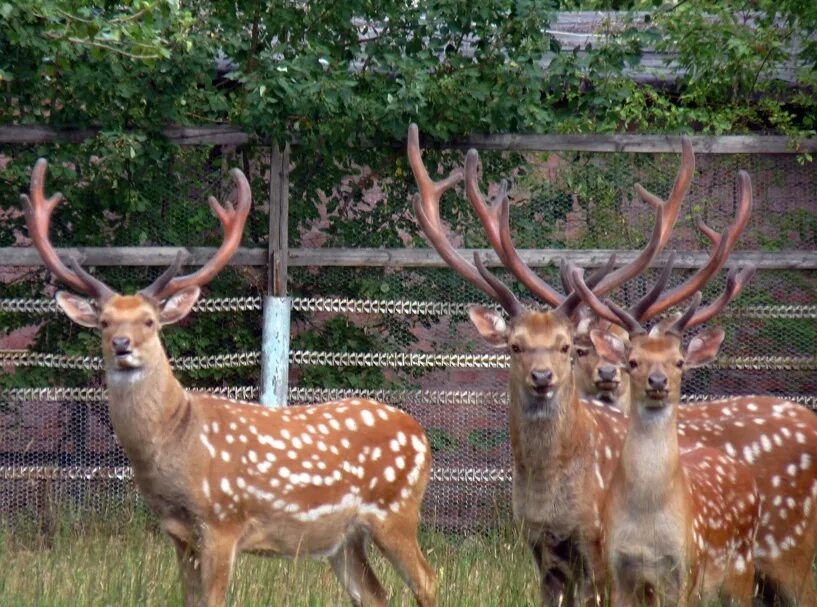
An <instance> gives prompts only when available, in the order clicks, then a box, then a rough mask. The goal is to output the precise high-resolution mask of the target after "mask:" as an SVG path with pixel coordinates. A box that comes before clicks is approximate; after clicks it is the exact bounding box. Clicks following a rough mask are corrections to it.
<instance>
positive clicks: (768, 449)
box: [760, 434, 772, 453]
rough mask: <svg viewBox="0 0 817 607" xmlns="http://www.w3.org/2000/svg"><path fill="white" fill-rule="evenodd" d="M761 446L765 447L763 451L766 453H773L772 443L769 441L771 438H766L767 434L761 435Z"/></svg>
mask: <svg viewBox="0 0 817 607" xmlns="http://www.w3.org/2000/svg"><path fill="white" fill-rule="evenodd" d="M760 444H761V446H762V447H763V450H764V451H765V452H766V453H770V452H771V450H772V441H771V440H769V437H768V436H766V435H765V434H761V435H760Z"/></svg>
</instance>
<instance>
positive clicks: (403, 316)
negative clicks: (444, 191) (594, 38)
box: [0, 147, 817, 531]
mask: <svg viewBox="0 0 817 607" xmlns="http://www.w3.org/2000/svg"><path fill="white" fill-rule="evenodd" d="M0 152H1V153H2V157H3V158H5V159H6V160H7V165H8V164H11V165H13V166H19V165H24V166H28V167H30V166H31V165H32V164H33V159H34V158H35V156H36V155H41V154H46V153H47V150H42V149H36V150H35V149H29V148H21V149H13V150H8V149H5V150H0ZM77 154H78V156H81V157H83V158H90V156H91V154H90V153H89V150H88V149H87V148H79V147H78V149H77ZM426 156H427V163H428V166H429V167H430V168H431V170H432V172H438V173H439V174H443V173H444V172H445V170H447V168H449V167H451V166H453V165H454V164H456V163H461V162H462V155H461V154H460V153H459V152H430V153H428V154H427V155H426ZM482 157H483V158H482V159H483V166H484V177H483V188H484V189H485V190H486V192H488V193H493V192H494V191H495V188H496V184H497V183H498V181H499V179H501V178H511V179H512V180H513V185H512V187H511V189H510V195H511V201H512V211H511V221H512V231H513V236H514V239H515V242H516V243H517V246H518V248H519V249H528V248H548V249H564V250H566V251H569V250H579V249H637V248H638V247H639V246H641V245H642V244H643V243H644V242H645V240H646V238H647V236H648V234H649V231H650V226H651V222H652V220H653V217H652V213H651V212H650V211H649V210H648V207H647V206H646V205H645V204H644V203H643V202H642V201H640V200H639V199H637V197H635V195H634V194H633V188H632V186H633V184H634V183H635V182H636V181H638V182H641V183H642V184H643V185H645V186H646V187H647V188H648V189H650V190H651V191H653V192H656V193H658V194H660V195H665V194H666V192H667V191H668V190H669V188H670V187H671V184H672V181H673V179H674V176H675V173H676V170H677V166H678V162H679V158H678V156H677V155H673V154H657V155H645V154H639V155H634V154H588V153H575V152H564V153H561V154H549V155H545V154H541V153H537V154H519V153H513V154H510V153H500V152H484V153H483V154H482ZM267 158H268V151H267V150H264V149H258V150H252V151H251V152H249V153H247V152H242V153H241V154H238V153H235V152H234V151H233V150H229V149H219V148H214V147H209V148H193V149H184V150H179V151H178V153H177V154H176V155H175V156H174V162H173V163H172V165H171V167H170V168H169V170H168V171H167V172H166V174H164V175H158V174H144V175H127V176H120V179H121V180H122V181H123V182H127V183H125V184H124V185H123V184H122V183H120V184H118V185H116V186H115V187H114V185H112V180H114V179H115V178H116V176H115V175H114V174H113V173H105V172H103V171H99V172H98V173H99V174H98V173H95V172H94V171H93V162H92V161H91V160H88V161H87V163H83V166H80V164H79V163H78V165H77V167H75V169H76V170H72V171H61V170H55V171H53V182H52V181H51V180H49V182H48V185H47V190H48V191H56V190H57V189H63V190H65V191H66V193H67V194H68V202H67V203H63V205H64V208H63V209H61V211H60V215H58V217H57V219H56V220H55V235H54V240H55V242H56V244H57V245H61V246H80V245H94V246H136V245H154V246H158V245H167V246H185V247H191V246H213V245H215V244H217V243H218V239H219V232H218V224H217V222H216V220H215V219H214V218H212V217H211V216H210V215H209V210H208V209H207V205H206V197H207V194H209V193H215V194H216V195H217V196H223V195H224V194H226V193H227V192H226V186H228V182H227V181H225V180H224V178H225V177H226V174H227V171H226V167H229V166H232V165H233V164H236V163H238V164H240V165H242V166H244V168H245V170H247V171H248V172H249V173H250V176H251V180H252V183H253V191H254V195H255V201H256V202H255V205H256V206H255V211H254V212H253V218H252V220H251V222H250V226H249V227H248V229H247V234H246V237H245V246H247V247H263V246H265V245H266V240H267V224H268V212H269V205H268V203H266V196H267V192H268V191H269V171H268V165H267V162H266V159H267ZM330 164H331V165H332V167H334V168H331V167H330V168H326V167H328V166H329V165H330ZM86 165H87V166H86ZM737 168H743V169H745V170H747V171H748V172H749V174H750V175H751V176H752V179H753V184H754V193H755V210H754V213H753V216H752V220H751V222H750V224H749V226H748V228H747V230H746V233H745V234H744V236H743V237H742V238H741V240H740V242H739V245H738V249H740V250H752V251H757V252H763V251H787V252H788V253H789V254H788V255H787V256H778V257H776V259H778V260H781V261H780V263H779V267H776V268H768V269H764V270H762V271H760V272H758V274H757V275H756V277H755V278H754V279H753V281H752V282H751V284H750V285H749V286H748V287H747V289H746V290H745V291H744V293H743V294H742V295H741V297H740V298H739V300H738V301H737V302H735V303H733V304H732V306H731V307H730V308H729V309H728V311H727V312H726V313H724V314H723V315H722V316H721V317H720V318H718V319H717V320H716V321H714V322H716V323H717V324H718V325H720V326H722V327H724V328H725V329H726V331H727V339H726V342H725V344H724V347H723V349H722V352H721V355H720V357H719V359H718V361H717V362H716V363H714V364H713V365H710V366H708V367H706V368H703V369H699V370H695V371H693V372H691V373H690V374H689V375H688V377H687V379H686V382H685V384H684V390H683V391H684V394H685V399H687V400H690V401H695V400H701V399H707V398H713V397H716V396H721V395H730V394H737V393H751V392H754V393H772V394H780V395H784V396H786V397H788V398H791V399H794V400H796V401H798V402H800V403H802V404H803V405H804V406H808V407H812V408H814V407H815V405H817V345H816V344H817V271H815V270H814V269H798V267H797V262H796V260H797V253H798V252H801V253H811V252H813V251H814V250H815V249H817V171H815V170H814V168H813V166H812V165H811V164H809V163H804V164H800V163H799V162H798V159H797V157H796V156H795V155H768V156H764V155H740V156H715V155H703V154H699V155H698V158H697V170H696V176H695V179H694V181H693V185H692V190H691V192H690V195H689V197H688V199H687V201H686V202H685V204H684V209H683V211H682V216H681V218H680V220H679V222H678V225H677V227H676V230H675V232H674V234H673V237H672V240H671V242H670V245H669V247H668V248H677V249H678V250H680V251H702V250H705V249H706V241H705V240H704V239H703V238H701V237H700V235H699V234H698V233H697V232H696V230H695V228H694V226H693V223H692V214H693V213H697V214H700V215H702V216H703V217H704V219H705V221H706V222H707V224H708V225H710V226H711V227H713V228H714V229H716V230H718V231H720V230H721V229H722V228H723V227H724V226H726V225H727V224H728V223H729V222H730V221H731V217H732V214H733V212H734V205H735V173H736V170H737ZM22 173H23V172H22V171H21V172H20V174H22ZM69 173H70V175H69ZM2 175H3V172H2V171H0V179H2ZM49 179H50V178H49ZM72 180H73V181H72ZM77 182H79V184H77ZM290 182H291V186H290V187H291V196H290V230H289V235H290V236H289V237H290V242H289V245H290V247H339V248H367V247H368V248H373V247H409V248H410V247H425V246H426V245H425V243H424V241H423V240H422V239H421V238H419V237H418V235H417V232H418V230H417V228H416V226H415V224H414V222H413V218H412V216H411V205H410V197H411V195H412V194H413V193H414V191H415V187H414V185H413V182H412V180H411V175H410V172H409V171H408V170H407V167H406V163H405V160H404V159H403V157H402V155H401V154H399V153H394V154H382V155H380V156H375V155H373V154H371V153H369V152H365V153H364V152H361V153H360V154H359V155H358V156H355V157H353V158H351V159H348V158H347V159H344V160H343V161H337V162H335V163H334V164H332V163H329V161H328V160H327V159H316V158H314V157H313V158H302V157H299V155H298V153H297V149H296V150H295V151H294V152H293V156H292V167H291V174H290ZM89 184H91V185H95V189H94V188H91V186H90V185H89ZM89 188H90V189H89ZM25 189H27V184H26V183H25V182H24V181H21V179H19V178H17V177H15V178H14V179H12V180H9V181H8V182H7V183H4V188H3V190H4V192H5V193H4V194H2V197H0V238H1V239H2V241H1V242H0V246H12V245H21V246H22V245H24V244H25V243H26V241H25V230H24V228H23V225H22V220H21V218H20V216H19V214H18V213H17V211H16V209H17V206H16V205H17V196H18V194H19V193H20V192H21V191H24V190H25ZM94 192H96V193H97V194H99V193H100V192H101V194H99V195H100V198H99V200H91V199H90V197H92V195H93V194H94ZM123 199H124V200H125V202H123ZM77 200H78V201H79V202H80V203H81V204H80V205H79V208H81V209H83V213H84V214H85V215H82V216H79V215H76V213H75V212H74V210H72V207H71V204H72V202H73V201H77ZM90 209H96V212H97V213H98V216H97V217H96V218H91V217H88V216H87V213H89V212H90ZM103 210H104V211H103ZM443 217H444V219H445V220H446V221H447V222H448V223H449V225H450V226H452V228H453V233H454V234H455V236H454V238H455V241H456V242H457V244H458V246H463V247H468V248H481V247H485V246H486V241H485V239H484V237H483V235H482V232H481V229H480V227H479V225H478V222H477V221H476V220H475V219H474V217H473V215H472V213H471V211H470V208H469V207H468V203H467V201H465V199H464V197H463V196H462V192H461V191H460V192H456V193H453V194H449V195H447V196H446V198H445V199H444V201H443ZM87 221H96V222H97V225H98V226H99V230H98V238H97V239H96V241H95V242H93V243H88V242H83V243H80V242H76V241H75V240H74V239H73V232H74V231H76V230H75V229H74V228H75V227H76V226H77V225H79V222H87ZM86 231H87V230H86ZM2 263H3V261H2V260H0V264H2ZM160 271H161V268H158V267H147V268H145V267H126V266H117V267H98V268H95V272H98V273H99V274H100V275H101V276H103V278H104V279H105V280H106V281H108V282H109V283H111V284H112V285H113V286H115V287H117V288H121V289H133V288H136V287H139V286H141V285H144V284H146V283H147V282H148V281H149V280H151V279H152V278H153V277H154V276H155V275H157V274H158V273H159V272H160ZM690 271H691V269H689V268H681V269H679V270H677V271H675V272H674V273H673V278H672V281H673V282H674V283H677V282H679V281H681V280H683V278H684V277H685V276H686V275H687V274H688V273H689V272H690ZM540 272H541V273H542V275H543V276H545V277H546V278H548V279H549V280H550V281H551V282H552V284H554V285H556V284H558V276H557V273H556V269H555V268H554V267H546V268H540ZM655 273H656V270H650V271H648V272H647V273H646V275H645V276H643V277H640V278H638V279H637V280H635V281H633V282H632V284H630V285H627V287H626V288H625V289H623V291H622V292H621V293H619V294H617V297H618V298H619V299H620V300H622V301H623V302H624V303H628V302H631V301H632V300H633V299H635V298H636V297H638V296H639V295H640V294H643V292H644V290H645V288H646V285H648V284H650V283H651V279H652V278H654V276H655ZM499 274H500V276H502V275H503V273H502V272H501V271H500V272H499ZM504 277H505V278H507V276H504ZM509 282H511V281H510V280H509ZM265 284H266V269H265V268H263V267H257V266H231V267H230V268H229V269H227V270H225V272H223V273H222V275H221V276H219V277H218V278H217V279H216V280H215V281H214V282H213V283H212V284H211V285H210V286H209V288H208V289H207V293H206V296H205V299H204V300H202V301H201V302H200V303H199V304H198V306H197V308H196V310H195V311H194V313H193V314H192V315H191V317H190V318H189V319H187V320H186V321H185V322H184V323H183V324H182V325H181V326H179V327H174V328H169V329H167V330H166V331H165V341H166V343H167V346H168V350H169V352H170V354H171V356H172V358H173V361H174V364H175V366H176V369H177V371H178V373H179V375H180V377H181V379H182V381H183V382H184V383H185V385H187V386H190V387H197V388H206V389H210V390H216V391H219V392H221V393H223V394H225V395H229V396H231V397H237V398H241V399H250V400H253V399H257V398H258V385H259V376H260V363H261V355H260V343H261V293H262V291H263V289H264V286H265ZM722 286H723V276H720V277H718V278H716V279H715V280H713V284H712V285H711V287H708V288H707V290H706V292H705V299H706V300H711V299H712V297H714V296H715V295H716V294H717V293H718V292H719V289H720V288H722ZM55 287H56V285H54V284H53V282H52V280H51V278H50V277H48V276H47V274H46V272H45V271H44V270H43V269H42V268H34V269H32V268H31V267H12V266H3V265H0V340H2V341H0V368H2V370H3V372H2V373H3V374H2V376H1V377H0V518H2V519H3V520H5V521H7V522H9V521H10V522H12V523H13V522H14V521H19V520H20V517H22V518H31V517H35V518H37V519H38V520H47V519H48V517H53V516H55V515H58V514H59V512H60V509H61V508H68V507H71V508H77V507H78V508H83V509H86V508H87V509H88V510H89V511H93V510H95V509H101V508H103V507H105V508H107V507H109V506H110V504H111V503H112V502H113V503H114V504H115V503H117V501H122V500H125V499H130V498H131V497H132V492H133V486H132V484H131V482H130V470H129V468H128V463H127V460H126V458H125V457H124V455H123V454H122V452H121V450H120V449H119V447H118V446H117V444H116V440H115V437H114V436H113V435H112V432H111V427H110V422H109V419H108V415H107V410H106V396H105V390H104V377H103V374H102V372H101V371H100V368H101V366H100V358H99V356H100V352H99V346H98V343H97V341H96V337H95V336H94V334H93V332H89V331H85V330H80V329H79V328H78V327H75V326H72V325H71V323H70V321H68V319H67V318H65V317H64V316H62V315H60V314H57V312H56V308H55V306H54V305H53V303H52V300H51V296H52V295H53V292H54V289H55ZM288 288H289V293H290V294H291V295H292V296H293V297H294V300H293V315H292V331H293V340H292V344H291V352H290V390H289V400H290V405H297V404H301V403H314V402H321V401H325V400H332V399H337V398H342V397H346V396H367V397H369V396H370V397H374V398H378V399H381V400H384V401H386V402H389V403H391V404H394V405H397V406H399V407H401V408H404V409H406V410H407V411H409V412H410V413H412V414H413V415H415V416H416V417H417V418H418V419H419V420H420V421H421V423H422V424H423V425H424V427H425V428H426V430H427V432H428V434H429V437H430V439H431V442H432V446H433V449H434V453H433V457H434V469H433V475H432V482H431V483H430V485H429V490H428V496H427V500H426V508H425V518H426V522H427V523H428V524H429V525H431V526H434V527H435V528H438V529H442V530H452V531H456V530H465V529H474V528H485V527H491V526H492V525H493V524H495V522H496V521H497V520H499V519H501V518H503V517H506V516H507V514H508V511H509V502H510V491H509V489H510V464H511V459H510V447H509V439H508V434H507V430H506V396H505V382H506V379H507V370H506V364H507V360H506V357H505V356H504V355H503V354H502V353H498V352H496V351H494V350H492V349H491V348H490V347H488V346H487V345H486V344H484V343H483V342H482V341H481V340H480V338H479V337H478V335H477V334H476V331H475V330H474V329H473V328H472V327H471V325H470V323H469V321H468V318H467V314H466V310H467V306H468V305H469V304H470V303H474V302H479V303H483V304H489V305H490V304H491V302H488V301H486V299H485V297H484V296H483V295H482V294H481V293H480V292H478V291H476V290H475V289H473V288H472V287H471V286H470V285H468V284H467V283H465V282H464V281H462V280H461V279H460V278H459V277H458V276H456V275H455V274H454V273H453V272H451V271H449V270H448V269H444V268H429V267H392V266H390V267H385V268H384V267H374V266H372V265H369V264H368V263H366V262H365V261H363V262H362V263H361V264H360V265H359V266H358V267H335V266H331V265H315V266H294V267H290V268H289V277H288ZM519 292H520V295H522V296H523V299H524V298H525V297H527V295H526V294H525V293H524V291H519ZM528 301H529V303H531V304H534V305H535V303H536V302H534V301H532V300H530V299H528ZM55 513H56V514H55Z"/></svg>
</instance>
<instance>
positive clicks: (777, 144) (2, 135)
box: [0, 125, 817, 154]
mask: <svg viewBox="0 0 817 607" xmlns="http://www.w3.org/2000/svg"><path fill="white" fill-rule="evenodd" d="M97 132H98V130H97V129H93V128H89V129H80V130H61V131H57V130H55V129H52V128H50V127H46V126H38V125H9V126H0V143H10V144H20V145H22V144H34V143H78V142H81V141H83V140H85V139H89V138H91V137H94V136H96V133H97ZM164 134H165V136H166V137H167V138H168V140H169V141H170V142H172V143H175V144H177V145H241V144H243V143H247V142H248V141H249V139H250V135H249V134H248V133H245V132H244V131H242V130H241V129H239V128H238V127H235V126H231V125H219V126H202V127H168V128H166V129H165V130H164ZM690 139H691V141H692V147H693V148H694V149H695V151H696V152H698V153H701V154H794V153H800V152H817V138H814V139H804V140H801V141H798V142H795V141H793V140H792V139H790V138H789V137H785V136H774V135H724V136H720V137H708V136H703V135H693V136H691V137H690ZM431 144H432V145H433V142H431ZM293 145H297V141H294V142H293ZM424 145H425V142H424ZM437 145H438V146H439V147H452V148H468V147H474V148H477V149H481V150H515V151H534V152H536V151H541V152H548V151H566V152H630V153H638V154H656V153H679V152H680V149H681V144H680V137H679V136H677V135H629V134H584V135H546V134H531V135H524V134H496V135H478V134H477V135H472V136H470V137H469V138H467V139H465V140H459V141H454V142H452V143H450V144H447V143H441V144H437Z"/></svg>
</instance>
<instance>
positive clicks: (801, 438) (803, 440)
mask: <svg viewBox="0 0 817 607" xmlns="http://www.w3.org/2000/svg"><path fill="white" fill-rule="evenodd" d="M794 438H795V440H796V441H797V442H798V443H800V444H801V445H805V444H806V435H805V434H803V433H802V432H795V433H794Z"/></svg>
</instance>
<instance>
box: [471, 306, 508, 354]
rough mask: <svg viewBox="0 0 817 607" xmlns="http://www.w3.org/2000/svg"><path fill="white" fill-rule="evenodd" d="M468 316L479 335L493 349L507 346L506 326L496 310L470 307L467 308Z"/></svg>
mask: <svg viewBox="0 0 817 607" xmlns="http://www.w3.org/2000/svg"><path fill="white" fill-rule="evenodd" d="M468 316H469V317H470V318H471V322H472V323H474V326H475V327H476V328H477V331H479V334H480V335H482V337H483V338H485V341H487V342H488V343H489V344H491V345H492V346H493V347H495V348H502V347H504V346H506V345H507V344H508V325H507V323H506V322H505V319H504V318H502V316H501V315H500V314H499V313H498V312H497V311H496V310H489V309H488V308H485V307H483V306H471V307H470V308H468Z"/></svg>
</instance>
